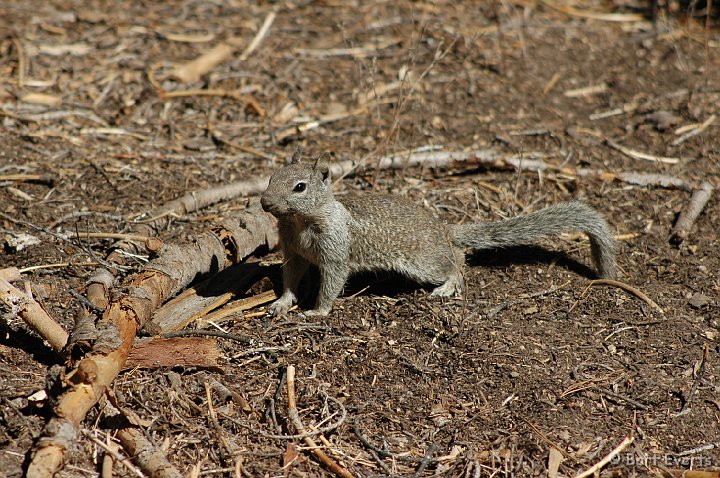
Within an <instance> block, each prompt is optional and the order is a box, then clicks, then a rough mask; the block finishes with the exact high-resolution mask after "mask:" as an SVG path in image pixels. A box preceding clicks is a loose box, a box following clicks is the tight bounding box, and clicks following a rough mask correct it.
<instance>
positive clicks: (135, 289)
mask: <svg viewBox="0 0 720 478" xmlns="http://www.w3.org/2000/svg"><path fill="white" fill-rule="evenodd" d="M276 243H277V233H276V228H275V225H274V221H273V219H272V218H271V217H270V216H269V215H267V214H264V213H262V212H260V211H259V210H256V211H245V212H243V213H240V214H237V215H235V216H233V217H228V218H227V219H226V220H225V221H224V222H223V223H222V224H219V225H216V226H215V227H214V228H213V230H212V231H209V232H206V233H205V234H201V235H199V236H197V237H196V238H195V240H194V241H193V242H189V243H187V244H186V245H184V246H182V247H181V246H167V247H166V249H165V250H164V253H163V255H162V256H160V257H159V258H158V259H157V260H155V261H153V262H152V263H150V264H149V265H148V266H146V267H145V268H143V270H141V271H140V272H139V273H137V274H134V275H132V276H130V277H128V278H127V279H126V280H125V281H124V288H123V289H122V290H123V293H121V294H118V296H117V297H115V298H114V299H113V300H112V302H111V303H110V305H109V306H108V308H107V309H106V310H105V313H104V314H103V317H102V318H101V319H100V320H99V321H98V324H97V330H98V338H97V340H96V341H95V342H94V344H93V349H92V350H91V351H90V352H89V353H87V354H86V355H85V356H84V357H83V358H82V359H81V360H80V361H79V363H78V364H77V368H76V370H74V371H73V372H70V374H68V375H72V377H73V379H74V380H68V381H67V382H66V385H67V387H68V388H67V389H66V390H65V391H64V392H63V394H62V395H60V397H58V398H57V400H56V402H55V403H56V404H55V406H54V408H53V417H52V418H51V419H50V420H49V422H48V423H47V424H46V426H45V428H44V430H43V433H42V436H41V437H40V438H39V440H38V442H37V443H36V445H35V448H34V450H33V452H32V455H31V461H30V464H29V466H28V471H27V475H28V476H33V477H38V478H43V477H48V478H49V477H51V476H53V475H54V474H55V473H57V472H58V471H59V470H60V469H61V468H62V467H63V465H64V463H65V459H66V455H67V452H68V450H70V449H72V448H73V446H74V441H75V440H76V437H77V435H78V430H79V429H80V424H81V423H82V421H83V420H84V419H85V416H86V414H87V413H88V411H89V410H90V408H92V407H93V406H94V405H95V404H96V403H97V401H98V400H99V398H100V397H101V396H102V395H103V393H104V392H105V390H106V388H107V387H108V386H110V385H111V384H112V382H113V380H114V379H115V377H117V375H118V373H119V372H120V370H121V369H122V366H123V364H124V363H125V360H126V359H127V356H128V354H129V352H130V348H131V347H132V343H133V340H134V339H135V336H136V334H137V331H138V330H139V329H140V328H141V327H142V326H143V325H145V323H146V322H147V321H148V320H149V319H150V317H151V316H152V313H153V312H154V311H155V310H156V309H157V308H158V307H159V306H160V304H162V303H163V302H164V301H165V300H166V299H167V298H168V297H171V296H172V295H174V294H176V293H177V292H178V291H180V290H182V289H184V288H185V287H187V285H188V284H189V283H191V282H192V281H193V280H194V278H195V277H197V276H198V275H202V274H207V273H208V272H210V271H216V270H218V269H220V270H222V269H224V268H226V267H228V266H229V265H231V264H232V263H234V262H239V261H241V260H243V259H244V258H245V257H247V256H248V255H249V254H251V253H252V252H254V251H255V250H256V249H257V248H258V247H270V248H272V247H274V246H275V244H276ZM76 371H83V372H85V373H74V372H76Z"/></svg>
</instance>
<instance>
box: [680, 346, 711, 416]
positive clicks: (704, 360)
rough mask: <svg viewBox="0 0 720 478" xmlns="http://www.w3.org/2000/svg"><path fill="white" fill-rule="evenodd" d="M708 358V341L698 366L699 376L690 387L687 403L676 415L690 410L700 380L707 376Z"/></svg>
mask: <svg viewBox="0 0 720 478" xmlns="http://www.w3.org/2000/svg"><path fill="white" fill-rule="evenodd" d="M707 360H708V344H707V342H706V343H705V347H704V348H703V356H702V358H701V359H700V366H699V367H698V372H697V376H696V377H695V380H694V381H693V384H692V387H691V388H690V393H689V394H688V398H687V400H686V401H685V405H683V407H682V410H680V411H679V412H678V413H677V414H676V415H675V416H676V417H679V416H681V415H685V414H686V413H687V412H689V411H690V402H692V399H693V397H694V396H695V392H697V388H698V386H699V385H700V382H701V381H702V379H703V378H704V377H705V364H706V363H707Z"/></svg>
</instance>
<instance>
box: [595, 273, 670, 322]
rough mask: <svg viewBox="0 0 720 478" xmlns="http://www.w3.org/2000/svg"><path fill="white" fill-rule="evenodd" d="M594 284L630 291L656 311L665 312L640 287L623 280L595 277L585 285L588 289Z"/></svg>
mask: <svg viewBox="0 0 720 478" xmlns="http://www.w3.org/2000/svg"><path fill="white" fill-rule="evenodd" d="M594 285H610V286H613V287H617V288H619V289H622V290H624V291H627V292H630V293H631V294H633V295H634V296H636V297H637V298H639V299H640V300H642V301H643V302H645V303H646V304H648V305H649V306H650V307H652V308H654V309H655V310H657V311H658V312H660V313H661V314H663V315H664V314H665V311H664V310H663V309H662V307H660V306H659V305H657V303H656V302H655V301H654V300H652V299H651V298H650V297H648V296H647V295H646V294H645V293H644V292H643V291H641V290H640V289H637V288H635V287H633V286H631V285H629V284H626V283H624V282H620V281H617V280H613V279H596V280H593V281H590V284H589V285H588V286H587V289H589V288H590V287H592V286H594ZM587 289H585V290H586V291H587Z"/></svg>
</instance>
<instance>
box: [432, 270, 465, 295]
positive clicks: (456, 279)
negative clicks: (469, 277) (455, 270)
mask: <svg viewBox="0 0 720 478" xmlns="http://www.w3.org/2000/svg"><path fill="white" fill-rule="evenodd" d="M464 290H465V281H464V280H463V278H462V277H461V276H459V275H458V276H451V277H449V278H448V279H447V280H446V281H445V282H444V283H443V284H441V285H439V286H437V287H436V288H435V289H434V290H433V291H432V295H433V296H435V297H453V296H456V295H460V294H462V292H463V291H464Z"/></svg>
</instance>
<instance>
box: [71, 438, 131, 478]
mask: <svg viewBox="0 0 720 478" xmlns="http://www.w3.org/2000/svg"><path fill="white" fill-rule="evenodd" d="M82 434H83V436H84V437H85V438H87V439H88V440H90V441H92V442H93V443H95V444H96V445H97V446H99V447H100V448H102V449H103V450H105V452H106V453H108V454H110V455H111V456H112V457H113V458H114V459H115V461H117V462H118V463H122V464H123V465H124V466H125V467H126V468H127V469H128V470H129V471H131V472H132V473H133V474H134V475H135V476H139V477H140V478H145V474H143V472H142V471H140V470H139V469H138V468H137V467H136V466H135V465H133V464H132V463H130V460H129V459H128V457H126V456H123V455H121V454H120V453H118V451H117V450H115V449H113V448H112V447H110V446H108V445H107V444H106V443H103V441H102V440H100V439H99V438H97V437H96V436H93V434H92V433H90V431H88V430H83V431H82Z"/></svg>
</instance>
